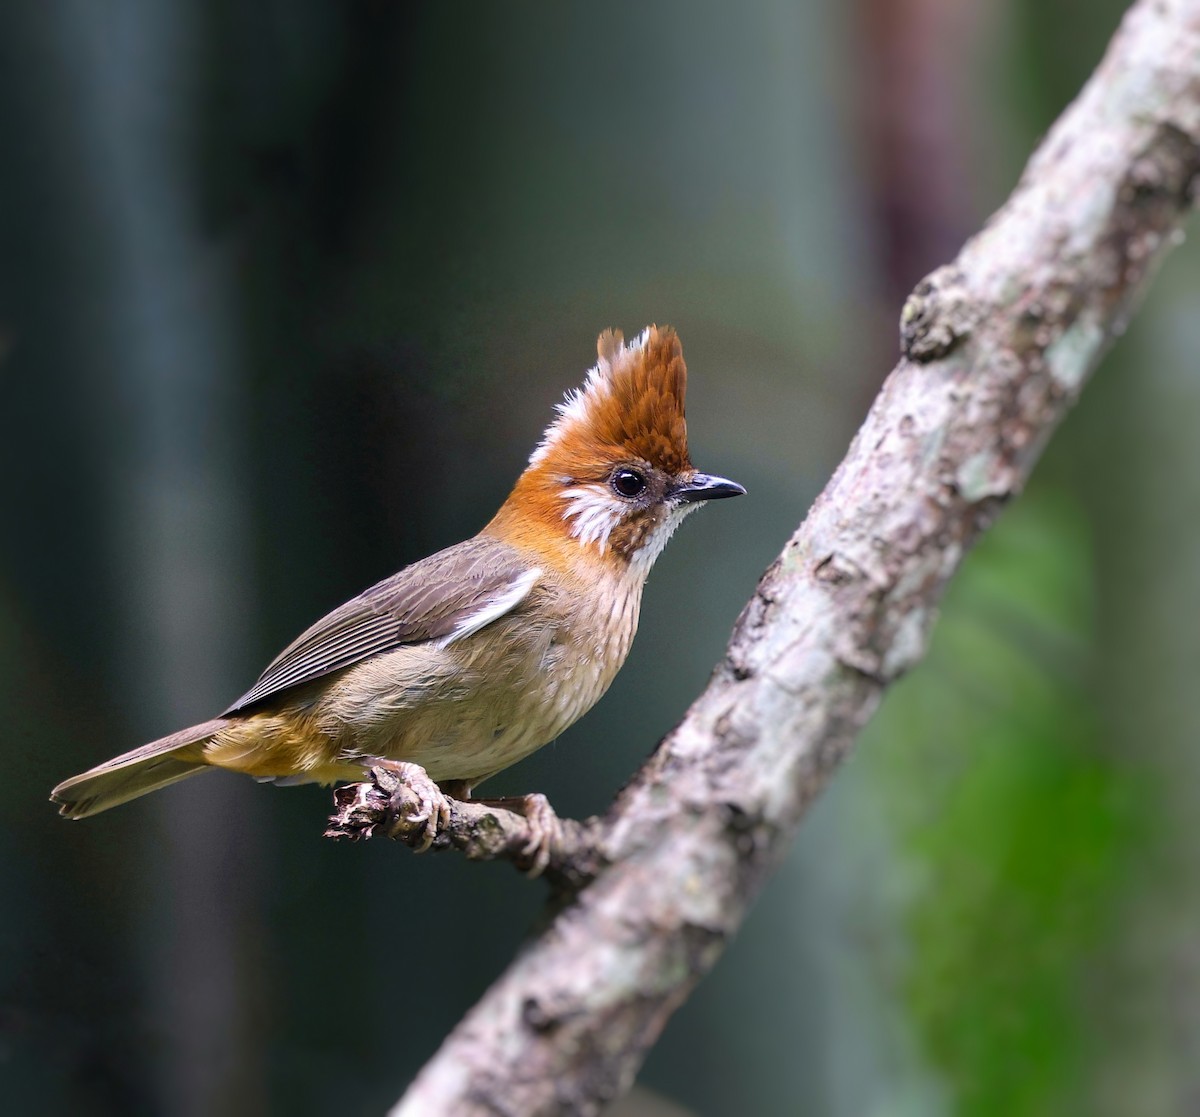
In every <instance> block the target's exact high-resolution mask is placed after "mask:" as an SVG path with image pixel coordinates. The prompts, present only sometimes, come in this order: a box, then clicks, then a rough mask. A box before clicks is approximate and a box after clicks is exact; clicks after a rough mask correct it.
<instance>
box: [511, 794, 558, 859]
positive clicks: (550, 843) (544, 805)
mask: <svg viewBox="0 0 1200 1117" xmlns="http://www.w3.org/2000/svg"><path fill="white" fill-rule="evenodd" d="M521 805H522V810H521V813H522V814H523V815H524V816H525V821H526V822H527V823H528V824H529V840H528V841H527V842H526V843H525V846H524V848H523V849H522V850H521V854H522V856H523V857H528V858H530V860H531V861H532V864H531V865H530V867H529V868H528V869H527V870H526V875H527V876H530V877H540V876H541V875H542V873H544V872H545V871H546V866H547V865H549V864H550V854H551V853H552V852H553V850H554V848H555V847H556V846H561V845H562V841H563V828H562V821H561V819H559V817H558V815H557V814H555V812H554V808H553V807H552V806H550V800H549V799H547V798H546V796H544V795H543V794H541V792H534V793H533V794H532V795H526V796H524V797H523V800H522V804H521Z"/></svg>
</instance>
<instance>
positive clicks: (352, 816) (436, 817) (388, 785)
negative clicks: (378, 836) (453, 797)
mask: <svg viewBox="0 0 1200 1117" xmlns="http://www.w3.org/2000/svg"><path fill="white" fill-rule="evenodd" d="M364 766H365V767H366V768H368V770H369V771H370V775H371V779H370V782H364V783H352V784H345V785H344V786H342V787H339V788H337V789H336V790H335V791H334V793H333V802H334V806H335V810H334V812H333V815H332V816H331V818H330V820H329V828H328V829H327V830H326V831H325V836H326V837H327V838H349V839H350V840H351V841H359V840H361V839H363V838H370V837H371V836H372V835H373V834H374V833H375V831H376V830H377V829H380V828H382V830H383V832H384V833H385V834H386V835H387V836H388V837H389V838H399V839H400V840H401V841H403V842H406V843H407V844H408V845H410V846H412V848H413V849H415V850H416V851H417V852H418V853H422V852H424V851H425V850H427V849H428V848H429V847H430V846H431V845H433V841H434V839H435V838H436V837H437V836H438V831H439V830H442V829H443V828H445V827H446V826H448V825H449V824H450V803H449V800H447V798H446V796H445V795H444V794H443V792H442V790H441V788H439V787H438V785H437V784H436V783H434V782H433V780H431V779H430V778H429V773H428V772H426V771H425V769H424V768H422V767H421V766H420V765H419V764H410V763H407V762H406V761H400V760H385V759H377V758H375V757H371V758H370V759H368V760H366V761H364Z"/></svg>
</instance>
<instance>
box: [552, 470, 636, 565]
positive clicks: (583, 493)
mask: <svg viewBox="0 0 1200 1117" xmlns="http://www.w3.org/2000/svg"><path fill="white" fill-rule="evenodd" d="M562 498H563V500H564V501H566V502H567V505H568V507H567V508H566V509H565V510H564V511H563V519H564V520H566V521H567V522H568V523H571V521H572V520H573V521H574V523H571V534H572V535H573V536H574V537H575V538H576V539H578V540H579V542H580V543H581V544H583V545H584V546H587V545H588V544H589V543H594V544H596V546H597V547H599V549H600V553H601V554H603V553H604V552H605V551H606V550H607V549H608V537H609V536H610V535H612V533H613V528H615V527H616V526H617V524H619V523H620V522H621V517H622V516H623V515H624V513H625V508H624V506H623V505H622V504H621V502H620V501H618V500H617V498H616V497H615V496H613V495H612V494H610V493H609V492H608V490H607V489H605V488H603V487H601V486H600V485H579V486H577V487H575V488H572V489H567V490H566V491H565V492H564V493H563V494H562Z"/></svg>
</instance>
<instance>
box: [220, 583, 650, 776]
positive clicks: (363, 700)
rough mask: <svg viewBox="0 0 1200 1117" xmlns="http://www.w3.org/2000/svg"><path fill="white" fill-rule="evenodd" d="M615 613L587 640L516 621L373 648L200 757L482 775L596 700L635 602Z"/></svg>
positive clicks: (256, 767) (311, 771) (613, 669)
mask: <svg viewBox="0 0 1200 1117" xmlns="http://www.w3.org/2000/svg"><path fill="white" fill-rule="evenodd" d="M622 612H623V616H622V617H621V619H626V620H627V621H628V623H626V624H620V625H613V624H612V623H611V616H612V614H609V615H607V616H606V617H605V618H603V620H608V621H610V623H609V624H608V625H607V626H606V625H605V624H603V623H598V624H596V625H589V626H587V627H586V628H585V629H584V631H585V632H587V633H588V636H587V637H586V638H584V639H578V638H569V632H568V631H567V630H566V629H565V628H564V627H563V626H561V625H560V626H558V627H554V626H549V625H547V626H544V627H542V628H539V629H536V630H533V631H530V630H529V629H528V628H522V627H521V626H520V624H519V623H518V622H517V621H516V620H515V619H514V621H512V622H511V623H509V622H507V621H506V620H502V621H500V622H498V623H496V624H493V625H490V626H488V628H487V629H485V630H483V631H482V632H480V633H478V634H475V635H473V636H471V637H469V638H467V639H464V640H462V641H459V642H457V643H454V644H450V645H445V646H440V645H438V644H435V643H427V644H416V645H407V646H405V647H401V648H397V649H396V650H394V651H391V652H387V653H385V654H383V655H378V656H374V657H372V658H371V659H368V660H364V661H362V662H360V663H358V664H355V665H354V666H353V667H351V668H349V669H348V670H346V671H344V672H343V673H342V674H341V675H339V676H333V677H330V678H329V679H326V680H322V681H321V683H320V684H319V685H315V686H313V687H311V688H309V689H308V690H307V692H306V693H301V694H297V695H295V696H294V697H293V700H292V701H291V702H290V703H288V704H287V705H284V706H282V707H280V708H278V709H275V710H271V711H264V712H261V713H255V714H252V715H250V716H249V717H248V718H246V719H245V721H243V722H241V723H239V724H238V725H236V726H233V727H230V729H228V730H226V731H223V732H222V733H221V734H220V735H219V736H218V737H217V738H216V740H215V741H214V742H213V743H212V744H211V745H210V746H209V747H208V748H207V749H206V759H207V760H208V761H209V762H210V763H213V764H217V765H220V766H222V767H227V768H234V769H236V770H238V771H243V772H249V773H250V774H252V775H256V776H260V777H269V778H272V777H273V778H279V777H291V778H293V779H297V780H313V781H319V782H323V783H331V782H335V781H338V780H346V779H355V778H358V776H359V775H360V774H361V772H362V768H363V761H365V760H368V759H369V758H376V757H384V758H387V759H391V760H406V761H410V762H413V763H416V764H420V765H421V766H422V767H423V768H425V770H426V771H427V772H428V773H429V775H430V776H431V777H432V778H433V779H435V780H439V781H440V780H466V781H469V782H478V781H479V780H481V779H483V778H485V777H487V776H490V775H492V774H493V773H495V772H498V771H500V770H501V769H503V768H507V767H508V766H509V765H511V764H515V763H516V762H517V761H518V760H521V759H522V758H524V757H526V756H528V755H529V754H530V753H532V752H534V751H536V750H537V749H539V748H541V747H542V746H543V745H545V744H547V743H548V742H550V741H552V740H554V738H555V737H557V736H558V735H559V734H560V733H561V732H562V731H563V730H564V729H566V728H567V727H568V726H570V725H571V724H572V723H574V722H575V721H576V720H577V719H578V718H580V717H581V716H582V715H583V714H584V713H586V712H587V711H588V710H589V709H591V707H592V706H593V705H595V703H596V702H597V701H598V700H599V698H600V696H601V695H602V694H603V693H604V692H605V691H606V690H607V689H608V686H609V684H610V683H611V682H612V680H613V677H614V676H615V675H616V673H617V671H618V669H619V668H620V666H621V664H622V663H623V662H624V660H625V655H626V653H627V652H628V650H629V644H630V642H631V641H632V638H633V629H634V627H636V623H637V613H636V601H635V602H634V605H633V607H632V608H631V609H625V610H623V611H622ZM618 615H619V616H620V614H618ZM577 631H578V630H577ZM596 633H599V634H600V635H599V636H597V635H596Z"/></svg>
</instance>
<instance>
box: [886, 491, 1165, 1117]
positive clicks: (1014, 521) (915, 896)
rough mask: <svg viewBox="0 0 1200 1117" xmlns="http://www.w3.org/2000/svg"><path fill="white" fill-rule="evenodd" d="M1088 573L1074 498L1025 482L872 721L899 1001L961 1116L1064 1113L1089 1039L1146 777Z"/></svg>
mask: <svg viewBox="0 0 1200 1117" xmlns="http://www.w3.org/2000/svg"><path fill="white" fill-rule="evenodd" d="M1091 568H1092V563H1091V547H1090V541H1089V539H1088V536H1087V532H1086V530H1085V524H1084V520H1083V517H1082V515H1081V513H1080V512H1079V511H1078V509H1077V508H1076V507H1075V506H1074V505H1073V504H1071V503H1070V502H1068V501H1067V500H1066V499H1065V498H1063V497H1061V496H1054V495H1051V494H1048V493H1046V492H1039V491H1037V490H1035V491H1034V492H1032V493H1030V494H1029V495H1028V496H1026V497H1025V498H1024V499H1023V500H1022V502H1021V503H1020V505H1018V506H1017V507H1014V508H1013V509H1012V510H1011V511H1010V512H1008V513H1007V515H1006V517H1005V519H1004V521H1003V522H1002V523H1001V524H1000V525H999V526H998V528H997V530H996V531H995V532H994V533H993V534H992V535H991V536H989V538H988V539H987V541H986V542H985V543H984V544H983V545H982V546H981V547H980V549H979V551H978V553H977V554H975V555H974V556H972V558H971V560H970V562H969V563H968V564H967V566H966V568H965V569H964V571H963V574H962V576H961V578H960V579H959V581H958V582H957V583H956V584H955V586H954V589H953V590H952V592H951V593H950V594H949V596H948V598H947V601H946V604H945V608H944V616H943V618H942V620H941V622H940V624H939V627H938V629H937V633H936V636H935V639H934V642H933V647H932V649H931V652H930V656H929V659H928V661H927V663H926V664H925V666H924V667H923V668H922V670H921V671H919V672H917V673H916V674H915V675H914V676H913V677H912V678H911V679H909V680H907V681H906V682H905V683H904V684H903V685H902V686H900V687H898V688H897V689H896V692H895V693H894V694H893V696H892V697H891V699H890V700H889V702H888V703H887V706H886V708H885V710H884V711H883V713H882V715H881V717H880V718H879V719H878V721H877V722H876V725H875V726H874V728H873V730H872V732H873V734H875V735H878V736H880V737H883V738H885V739H886V740H887V745H886V747H882V748H880V749H878V750H872V760H871V762H870V763H871V764H872V765H873V766H874V767H875V769H876V770H877V771H878V773H879V774H880V775H881V776H882V778H883V779H885V780H886V781H887V788H886V800H885V801H886V802H887V803H888V804H889V806H888V808H887V810H888V812H889V815H890V820H889V821H890V823H891V825H892V827H893V828H894V834H895V836H896V841H897V845H898V853H899V857H900V858H901V860H902V862H903V863H904V866H903V867H904V869H905V870H906V871H905V872H903V873H900V874H899V876H900V878H901V879H902V880H904V881H905V882H906V885H907V894H906V895H905V897H904V899H903V900H902V901H901V903H902V907H903V909H904V914H903V923H904V926H905V927H906V930H907V940H908V941H907V953H906V956H905V957H904V958H903V960H902V961H901V962H900V963H899V969H900V973H899V974H897V975H896V976H897V979H898V980H897V986H898V993H899V995H900V997H901V998H902V1000H903V1002H904V1006H905V1009H906V1012H907V1014H908V1017H909V1021H910V1023H911V1026H912V1028H913V1029H914V1031H915V1033H916V1037H917V1042H918V1044H919V1046H920V1047H921V1049H922V1050H923V1051H924V1053H925V1056H926V1058H927V1059H928V1060H929V1061H930V1063H931V1064H932V1065H933V1066H934V1068H935V1069H936V1070H937V1071H938V1072H939V1073H940V1074H942V1075H943V1076H945V1078H946V1080H947V1085H948V1086H949V1090H950V1093H951V1094H952V1095H953V1096H954V1098H955V1099H956V1105H955V1106H954V1112H957V1113H960V1114H964V1115H971V1117H986V1115H991V1114H997V1115H999V1114H1004V1115H1005V1117H1018V1115H1026V1114H1028V1115H1033V1114H1051V1113H1062V1112H1066V1111H1069V1110H1070V1109H1071V1108H1072V1105H1071V1102H1072V1100H1073V1099H1074V1100H1075V1101H1076V1106H1077V1105H1078V1099H1079V1097H1080V1096H1081V1095H1080V1092H1079V1086H1080V1085H1081V1083H1082V1076H1084V1075H1085V1074H1086V1072H1087V1066H1086V1060H1087V1054H1086V1053H1087V1052H1089V1051H1092V1050H1095V1049H1096V1048H1095V1046H1094V1045H1093V1044H1091V1043H1090V1042H1089V1041H1090V1040H1091V1039H1092V1038H1094V1037H1092V1036H1090V1035H1089V1030H1090V1029H1091V1027H1092V1024H1091V1021H1090V1018H1089V1016H1088V1014H1087V1013H1086V1011H1083V1003H1082V998H1081V993H1082V992H1083V985H1084V983H1085V982H1086V979H1087V975H1088V959H1089V955H1090V954H1091V953H1092V952H1093V951H1095V949H1096V948H1097V946H1098V945H1099V944H1101V943H1103V941H1104V939H1105V936H1106V935H1108V934H1109V933H1110V931H1111V930H1112V929H1113V922H1114V921H1113V917H1114V914H1115V913H1116V911H1117V909H1118V906H1119V904H1120V902H1121V896H1122V889H1123V887H1124V885H1125V883H1126V880H1127V878H1128V866H1129V862H1130V855H1131V853H1132V852H1133V850H1134V848H1135V846H1136V845H1137V843H1138V842H1139V840H1140V835H1141V834H1142V832H1143V827H1142V825H1141V824H1140V821H1139V819H1140V816H1141V812H1142V810H1143V806H1142V805H1143V804H1144V802H1145V796H1144V794H1143V792H1144V791H1145V790H1146V789H1145V788H1144V786H1143V784H1142V778H1141V777H1140V776H1139V775H1136V774H1135V773H1134V772H1133V771H1132V770H1131V769H1126V767H1124V766H1123V765H1122V764H1121V763H1120V762H1119V761H1118V760H1117V759H1116V758H1115V757H1114V756H1113V755H1112V754H1111V753H1110V751H1109V749H1108V748H1107V747H1106V742H1105V736H1104V729H1103V726H1102V725H1100V724H1099V723H1098V720H1097V718H1096V716H1095V715H1094V713H1093V711H1092V708H1091V703H1090V702H1089V695H1088V691H1087V685H1088V681H1089V677H1090V674H1091V667H1092V663H1091V654H1092V653H1091V650H1090V649H1091V644H1090V641H1089V635H1090V631H1091V628H1092V610H1093V604H1092V603H1093V581H1092V575H1091Z"/></svg>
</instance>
